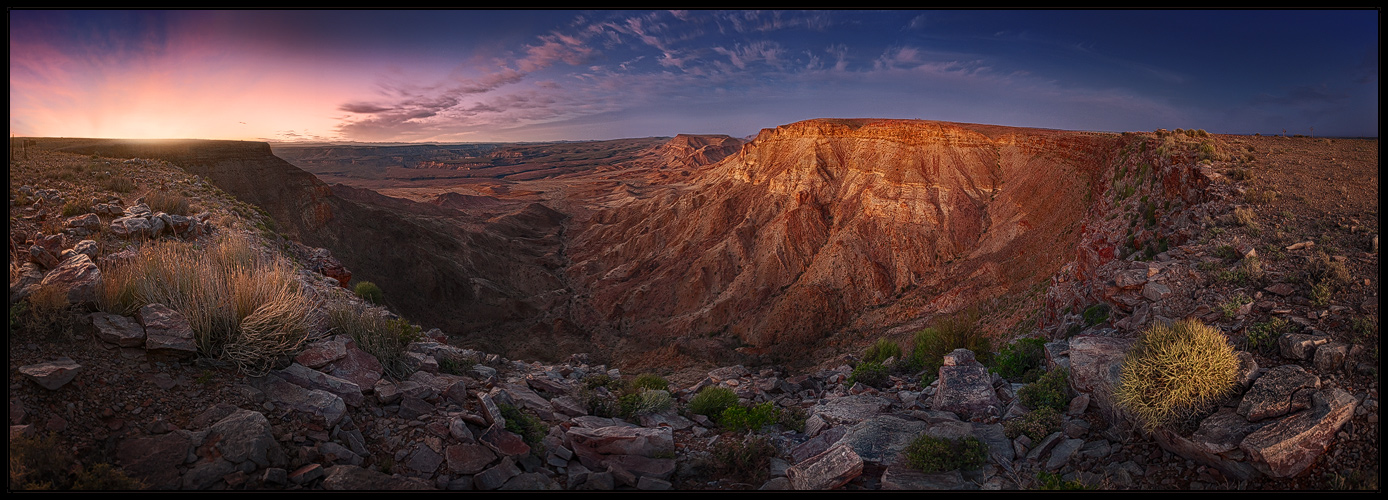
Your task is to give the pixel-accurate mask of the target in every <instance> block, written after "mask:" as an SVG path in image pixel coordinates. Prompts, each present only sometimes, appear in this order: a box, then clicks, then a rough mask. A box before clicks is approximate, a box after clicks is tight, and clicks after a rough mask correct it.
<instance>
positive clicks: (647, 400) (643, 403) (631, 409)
mask: <svg viewBox="0 0 1388 500" xmlns="http://www.w3.org/2000/svg"><path fill="white" fill-rule="evenodd" d="M673 404H674V403H673V402H672V400H671V399H670V393H669V392H665V391H664V390H655V389H642V390H640V391H639V392H633V393H631V394H626V395H623V396H622V397H620V398H617V405H618V407H619V409H620V411H621V414H622V418H632V417H638V416H641V415H650V414H653V413H660V412H662V411H665V410H668V409H670V407H671V406H672V405H673Z"/></svg>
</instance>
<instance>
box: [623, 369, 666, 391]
mask: <svg viewBox="0 0 1388 500" xmlns="http://www.w3.org/2000/svg"><path fill="white" fill-rule="evenodd" d="M631 386H632V387H633V388H636V389H650V390H653V391H664V390H667V389H669V388H670V381H668V380H665V378H664V377H661V376H660V375H656V374H654V373H642V374H640V375H637V376H636V380H633V381H632V382H631Z"/></svg>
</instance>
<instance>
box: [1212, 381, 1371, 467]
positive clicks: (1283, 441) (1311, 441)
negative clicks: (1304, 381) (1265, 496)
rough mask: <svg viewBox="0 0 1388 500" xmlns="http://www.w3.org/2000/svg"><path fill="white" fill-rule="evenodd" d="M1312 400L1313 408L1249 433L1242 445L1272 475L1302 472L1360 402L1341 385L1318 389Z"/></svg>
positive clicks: (1328, 442)
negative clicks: (1339, 386) (1341, 387)
mask: <svg viewBox="0 0 1388 500" xmlns="http://www.w3.org/2000/svg"><path fill="white" fill-rule="evenodd" d="M1312 401H1313V405H1312V407H1311V409H1309V410H1307V411H1303V412H1299V413H1296V414H1293V415H1290V416H1287V417H1285V418H1282V419H1281V420H1278V421H1277V422H1276V423H1273V424H1272V425H1268V426H1266V427H1263V428H1261V429H1258V430H1257V431H1255V432H1253V433H1252V434H1249V435H1248V437H1246V438H1244V440H1243V442H1241V443H1239V448H1240V449H1242V450H1243V451H1245V452H1246V453H1248V455H1249V457H1251V458H1252V459H1253V460H1254V461H1255V463H1260V464H1259V465H1263V466H1265V467H1266V468H1267V471H1266V472H1267V473H1268V474H1269V475H1271V476H1273V477H1292V476H1295V475H1297V474H1300V473H1301V472H1302V471H1304V470H1306V468H1307V467H1310V466H1311V464H1312V463H1315V461H1316V458H1318V457H1320V456H1321V455H1322V454H1324V453H1325V450H1326V449H1327V448H1329V446H1330V443H1331V440H1333V439H1334V438H1335V433H1336V432H1339V430H1340V427H1341V426H1343V425H1344V424H1345V422H1348V421H1349V419H1350V417H1352V416H1354V408H1355V406H1356V405H1357V404H1358V401H1357V400H1356V399H1355V398H1354V396H1353V395H1351V394H1349V393H1347V392H1345V391H1343V390H1341V389H1339V388H1332V389H1329V390H1322V391H1318V392H1316V394H1315V396H1314V397H1313V399H1312Z"/></svg>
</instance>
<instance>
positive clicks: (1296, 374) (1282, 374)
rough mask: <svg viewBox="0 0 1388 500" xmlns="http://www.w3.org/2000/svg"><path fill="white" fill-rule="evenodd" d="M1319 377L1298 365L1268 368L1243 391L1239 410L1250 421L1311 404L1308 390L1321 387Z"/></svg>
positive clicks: (1278, 414)
mask: <svg viewBox="0 0 1388 500" xmlns="http://www.w3.org/2000/svg"><path fill="white" fill-rule="evenodd" d="M1320 386H1321V381H1320V377H1317V376H1316V375H1314V374H1312V373H1309V372H1307V371H1306V369H1305V368H1302V367H1300V366H1297V365H1282V366H1278V367H1274V368H1272V369H1270V370H1268V371H1267V372H1266V373H1264V374H1263V376H1261V377H1258V380H1257V381H1256V382H1253V387H1250V388H1249V389H1248V392H1247V393H1245V394H1244V396H1243V401H1241V402H1240V403H1239V408H1238V413H1239V415H1240V416H1242V417H1244V418H1246V419H1248V421H1249V422H1257V421H1259V420H1263V419H1266V418H1272V417H1280V416H1282V415H1286V414H1288V413H1291V412H1293V411H1297V410H1302V409H1305V408H1308V407H1310V405H1311V398H1310V396H1311V393H1312V392H1313V391H1315V390H1316V389H1320Z"/></svg>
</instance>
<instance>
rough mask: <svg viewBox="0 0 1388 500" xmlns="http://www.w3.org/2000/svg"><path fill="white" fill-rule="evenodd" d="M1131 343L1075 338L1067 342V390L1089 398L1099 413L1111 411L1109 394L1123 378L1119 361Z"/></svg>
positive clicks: (1089, 336)
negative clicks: (1068, 364) (1068, 375)
mask: <svg viewBox="0 0 1388 500" xmlns="http://www.w3.org/2000/svg"><path fill="white" fill-rule="evenodd" d="M1132 342H1133V341H1132V339H1122V338H1115V337H1099V336H1091V335H1077V336H1075V337H1074V338H1071V339H1070V341H1069V348H1070V349H1069V351H1070V357H1069V359H1070V387H1071V388H1073V389H1075V390H1076V391H1078V392H1083V393H1087V394H1089V395H1090V403H1091V404H1093V405H1095V406H1096V407H1098V408H1099V409H1101V410H1103V411H1111V410H1112V408H1113V401H1112V399H1113V397H1112V396H1113V390H1114V388H1115V387H1118V383H1119V380H1120V379H1121V378H1122V374H1123V357H1124V355H1125V354H1126V353H1127V352H1128V349H1129V348H1130V347H1131V346H1132Z"/></svg>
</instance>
